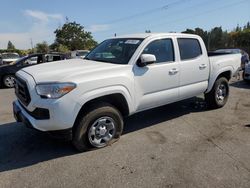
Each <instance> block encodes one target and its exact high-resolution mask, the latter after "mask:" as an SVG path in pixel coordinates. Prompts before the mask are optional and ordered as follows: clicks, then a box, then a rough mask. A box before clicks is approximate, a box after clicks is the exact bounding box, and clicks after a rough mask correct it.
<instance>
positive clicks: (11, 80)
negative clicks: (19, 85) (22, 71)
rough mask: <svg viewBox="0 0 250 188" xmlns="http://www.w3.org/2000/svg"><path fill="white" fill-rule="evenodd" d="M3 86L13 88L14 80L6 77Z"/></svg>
mask: <svg viewBox="0 0 250 188" xmlns="http://www.w3.org/2000/svg"><path fill="white" fill-rule="evenodd" d="M4 84H5V85H6V86H7V87H14V84H15V78H14V77H13V76H8V77H6V78H5V80H4Z"/></svg>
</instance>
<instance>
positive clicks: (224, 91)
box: [216, 84, 227, 102]
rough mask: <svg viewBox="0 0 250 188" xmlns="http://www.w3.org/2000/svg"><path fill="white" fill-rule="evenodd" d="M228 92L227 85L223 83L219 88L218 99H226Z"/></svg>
mask: <svg viewBox="0 0 250 188" xmlns="http://www.w3.org/2000/svg"><path fill="white" fill-rule="evenodd" d="M226 94H227V89H226V86H225V85H223V84H221V85H220V86H219V87H218V90H217V94H216V97H217V99H218V100H219V101H221V102H222V101H223V100H224V99H225V97H226Z"/></svg>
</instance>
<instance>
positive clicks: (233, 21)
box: [0, 0, 250, 49]
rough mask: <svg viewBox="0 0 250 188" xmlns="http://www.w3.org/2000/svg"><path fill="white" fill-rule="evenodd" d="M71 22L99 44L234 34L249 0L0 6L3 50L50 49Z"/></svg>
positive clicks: (247, 14) (55, 0)
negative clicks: (151, 36) (200, 32)
mask: <svg viewBox="0 0 250 188" xmlns="http://www.w3.org/2000/svg"><path fill="white" fill-rule="evenodd" d="M66 17H67V18H68V19H69V21H76V22H77V23H79V24H81V25H83V26H84V29H85V30H86V31H90V32H91V33H92V35H93V37H94V39H95V40H96V41H98V42H101V41H103V40H105V39H107V38H110V37H113V36H114V34H115V33H116V34H117V35H124V34H131V33H143V32H145V30H150V31H151V32H181V31H184V30H186V29H187V28H191V29H193V28H196V27H200V28H203V29H205V30H210V29H211V28H213V27H216V26H222V28H223V29H224V30H228V31H231V30H233V29H234V28H235V27H236V26H237V24H238V25H240V26H242V25H244V24H246V23H247V22H248V21H250V0H123V1H121V0H120V1H118V0H106V1H102V0H91V1H90V0H70V1H69V0H40V1H39V0H1V11H0V49H5V48H6V47H7V43H8V41H9V40H10V41H11V42H12V43H13V44H14V45H15V47H16V48H19V49H29V48H31V45H32V44H31V41H32V43H33V45H35V44H36V43H39V42H43V41H46V42H47V43H48V44H51V43H53V41H54V39H55V34H54V31H55V30H56V29H57V28H58V27H60V26H62V25H63V24H64V23H65V20H66V19H65V18H66Z"/></svg>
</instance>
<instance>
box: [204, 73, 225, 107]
mask: <svg viewBox="0 0 250 188" xmlns="http://www.w3.org/2000/svg"><path fill="white" fill-rule="evenodd" d="M228 96H229V84H228V80H227V79H226V78H224V77H221V78H218V79H217V80H216V81H215V83H214V86H213V88H212V90H211V91H210V92H209V93H206V94H205V100H206V102H207V105H208V107H209V108H212V109H216V108H221V107H223V106H224V105H225V104H226V103H227V100H228Z"/></svg>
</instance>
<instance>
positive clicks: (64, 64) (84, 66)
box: [21, 59, 126, 83]
mask: <svg viewBox="0 0 250 188" xmlns="http://www.w3.org/2000/svg"><path fill="white" fill-rule="evenodd" d="M124 66H126V65H117V64H111V63H104V62H96V61H90V60H82V59H70V60H63V61H56V62H50V63H43V64H40V65H35V66H30V67H27V68H24V69H22V70H21V71H24V72H26V73H28V74H30V75H31V76H32V77H33V78H34V80H35V82H36V83H41V82H64V81H65V82H74V81H76V82H77V81H78V80H81V79H82V78H83V76H87V75H91V76H94V75H95V74H97V75H96V76H101V75H102V74H109V73H110V71H114V70H121V67H124Z"/></svg>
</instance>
